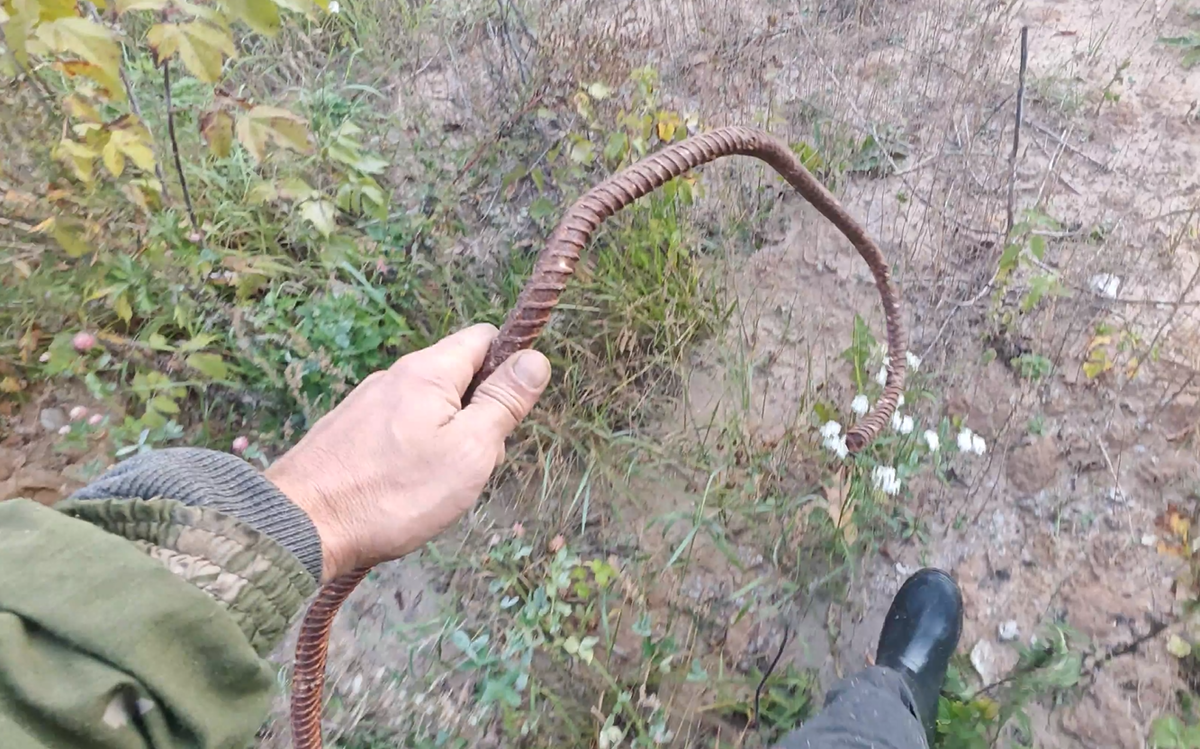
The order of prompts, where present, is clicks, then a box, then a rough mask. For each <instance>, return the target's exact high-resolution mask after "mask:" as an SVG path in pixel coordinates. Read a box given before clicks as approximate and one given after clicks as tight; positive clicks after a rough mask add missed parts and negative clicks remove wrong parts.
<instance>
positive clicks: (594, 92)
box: [587, 82, 612, 101]
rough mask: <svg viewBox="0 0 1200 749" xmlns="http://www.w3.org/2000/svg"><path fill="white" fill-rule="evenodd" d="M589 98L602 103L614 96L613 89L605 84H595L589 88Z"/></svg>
mask: <svg viewBox="0 0 1200 749" xmlns="http://www.w3.org/2000/svg"><path fill="white" fill-rule="evenodd" d="M587 92H588V96H591V97H592V98H593V99H596V100H597V101H602V100H604V99H607V98H608V97H610V96H612V89H611V88H609V87H608V86H606V85H604V84H603V83H599V82H597V83H593V84H591V85H589V86H588V87H587Z"/></svg>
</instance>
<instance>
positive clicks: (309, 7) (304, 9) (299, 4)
mask: <svg viewBox="0 0 1200 749" xmlns="http://www.w3.org/2000/svg"><path fill="white" fill-rule="evenodd" d="M275 4H276V5H278V6H279V7H280V8H286V9H287V10H290V11H294V12H296V13H303V14H305V15H308V14H309V13H312V12H313V9H314V7H315V6H314V5H313V0H275ZM326 7H328V6H326ZM324 9H325V8H322V10H324Z"/></svg>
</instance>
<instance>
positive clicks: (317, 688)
mask: <svg viewBox="0 0 1200 749" xmlns="http://www.w3.org/2000/svg"><path fill="white" fill-rule="evenodd" d="M735 154H740V155H743V156H753V157H755V158H757V159H760V160H762V161H765V162H766V163H767V164H769V165H770V166H771V167H772V168H773V169H774V170H775V171H777V172H779V174H780V176H782V177H783V178H784V179H785V180H787V181H788V183H789V184H790V185H791V186H792V187H794V188H795V189H796V191H797V192H799V193H800V195H801V196H803V197H804V198H805V199H806V200H808V202H809V203H811V204H812V205H813V207H814V208H816V209H817V210H818V211H819V212H820V213H821V215H823V216H824V217H825V218H827V219H829V221H830V222H832V223H833V225H834V226H836V227H837V228H838V230H839V231H841V233H842V234H844V235H845V236H846V238H847V239H849V240H850V243H851V244H853V245H854V249H856V250H858V254H859V255H861V256H862V258H863V260H865V261H866V263H867V266H868V267H869V268H870V269H871V275H872V276H874V278H875V286H876V288H877V289H878V291H879V296H880V299H881V300H882V303H883V313H884V318H885V321H886V323H887V340H888V356H889V361H888V365H889V366H888V377H887V384H886V385H885V386H884V390H883V396H882V397H881V398H880V399H879V401H878V403H876V404H875V408H874V409H873V410H872V411H871V412H870V413H869V414H867V416H866V417H864V418H863V419H861V420H860V421H859V422H858V423H857V424H855V425H854V426H853V427H852V428H851V429H850V430H849V431H848V432H847V433H846V447H847V448H848V449H849V450H850V452H852V453H854V452H858V451H859V450H861V449H862V448H863V447H865V446H866V445H867V444H868V443H869V442H870V441H871V440H873V439H874V438H875V436H876V435H878V434H879V432H880V430H882V429H883V427H884V426H885V425H886V424H887V423H888V421H889V420H890V419H891V417H892V413H893V412H894V411H895V410H896V403H897V401H898V400H899V397H900V394H901V393H902V392H903V390H904V377H905V351H906V349H907V344H906V341H905V336H904V329H903V326H902V324H901V320H900V303H899V300H898V298H897V295H896V291H895V289H894V288H893V287H892V283H891V274H890V272H889V270H888V265H887V261H885V260H884V257H883V253H882V252H880V250H879V247H878V245H876V244H875V242H874V241H873V240H872V239H871V238H870V237H869V236H867V233H866V231H865V230H864V229H863V228H862V226H860V225H859V223H858V222H857V221H855V220H854V218H853V217H851V216H850V214H849V213H847V212H846V209H845V208H843V207H842V206H841V204H840V203H838V201H837V198H835V197H834V196H833V195H832V194H831V193H830V192H829V191H828V190H826V189H825V187H824V186H823V185H822V184H821V183H820V182H818V181H817V180H816V178H814V177H813V176H812V175H811V174H809V172H808V170H807V169H805V168H804V165H803V164H801V163H800V160H799V159H798V158H796V155H795V154H793V153H792V151H791V149H790V148H788V147H787V146H786V145H785V144H784V143H782V142H780V141H779V140H776V139H775V138H773V137H771V136H770V135H768V134H766V133H764V132H762V131H760V130H754V129H751V128H746V127H723V128H718V129H716V130H712V131H709V132H707V133H703V134H701V135H697V136H695V137H692V138H689V139H687V140H685V141H683V142H681V143H676V144H675V145H672V146H669V147H668V148H665V149H663V150H661V151H659V152H657V153H655V154H653V155H651V156H648V157H647V158H645V159H643V160H642V161H639V162H638V163H636V164H634V165H632V166H630V167H629V168H627V169H625V170H623V171H621V172H619V173H617V174H614V175H613V176H611V177H609V178H608V179H606V180H605V181H603V182H601V183H600V184H599V185H597V186H595V187H593V188H592V189H591V190H590V191H588V193H587V194H586V195H584V196H583V197H581V198H580V199H579V200H577V201H575V204H574V205H572V206H571V208H570V209H569V210H568V211H567V213H566V215H565V216H563V219H562V221H561V222H559V224H558V227H557V228H556V229H555V230H554V232H553V233H552V234H551V235H550V238H549V239H548V240H547V242H546V246H545V248H543V250H542V252H541V254H540V255H538V259H537V262H536V264H535V265H534V268H533V273H532V275H531V276H530V277H529V281H527V282H526V284H525V286H524V288H523V289H522V290H521V294H520V296H518V297H517V304H516V306H515V307H513V309H512V311H511V312H509V314H508V318H507V319H506V320H505V321H504V325H503V326H502V327H501V328H500V334H499V335H498V336H497V337H496V339H495V340H494V341H493V342H492V346H491V349H490V350H489V351H488V356H487V359H486V360H485V362H484V365H483V368H482V369H480V370H479V372H478V373H477V374H476V376H475V380H474V381H473V382H472V383H471V387H470V389H469V390H468V391H467V396H466V398H464V401H469V400H470V395H471V393H473V392H474V391H475V387H476V386H477V385H478V384H479V383H480V382H483V381H484V380H485V379H487V377H488V376H489V375H490V374H491V373H492V372H494V371H495V370H496V368H497V367H498V366H500V364H502V363H503V362H504V361H505V360H507V359H508V357H510V356H512V355H513V354H515V353H516V352H517V351H520V350H521V349H525V348H529V346H531V345H532V344H533V341H534V340H535V339H536V338H537V337H538V334H539V333H541V331H542V328H543V327H545V325H546V323H547V322H548V321H549V320H550V313H551V312H552V311H553V310H554V306H555V305H556V304H558V298H559V296H560V295H561V294H562V292H563V289H565V288H566V285H567V279H568V278H570V276H571V274H572V273H574V272H575V266H576V264H577V263H578V262H579V253H580V252H581V251H582V250H583V248H584V247H585V246H586V245H587V243H588V241H589V240H590V239H591V236H592V233H593V232H594V231H596V228H597V227H598V226H599V225H600V223H601V222H602V221H604V219H606V218H608V217H609V216H612V215H613V214H614V213H616V212H617V211H619V210H621V209H622V208H624V207H626V206H628V205H629V204H630V203H632V202H634V201H635V200H637V199H638V198H640V197H642V196H644V195H646V194H647V193H649V192H651V191H653V190H654V189H656V188H658V187H660V186H661V185H663V184H664V183H666V182H668V181H670V180H672V179H675V178H676V177H678V176H680V175H682V174H684V173H685V172H687V171H689V170H690V169H694V168H695V167H697V166H700V165H701V164H706V163H708V162H710V161H713V160H715V159H718V158H720V157H722V156H731V155H735ZM369 569H370V568H369V567H362V568H359V569H356V570H354V571H353V572H351V573H349V574H347V575H344V576H342V577H339V578H337V579H336V580H334V581H332V582H331V583H329V584H328V585H326V586H325V587H324V588H322V589H321V591H320V593H318V594H317V598H316V600H315V601H314V602H313V605H312V607H311V608H310V609H309V610H308V612H307V613H306V614H305V616H304V621H303V622H302V624H301V626H300V636H299V640H298V641H297V643H296V659H295V669H294V672H293V676H292V706H291V716H292V741H293V744H294V745H295V747H296V749H322V742H321V706H322V705H321V692H322V688H323V686H324V682H325V659H326V656H327V655H328V650H329V628H330V626H331V625H332V624H333V619H334V617H335V616H336V615H337V612H338V609H339V608H340V607H341V605H342V603H343V602H344V601H345V600H346V598H347V597H348V596H349V595H350V593H351V592H352V591H353V590H354V588H355V587H357V586H358V584H359V583H360V582H362V579H363V578H364V577H366V574H367V572H368V570H369Z"/></svg>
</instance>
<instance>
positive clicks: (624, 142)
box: [604, 130, 629, 161]
mask: <svg viewBox="0 0 1200 749" xmlns="http://www.w3.org/2000/svg"><path fill="white" fill-rule="evenodd" d="M628 148H629V136H627V135H626V134H625V132H624V131H622V130H614V131H613V132H612V134H610V135H609V136H608V142H607V143H605V144H604V158H606V159H608V160H609V161H616V160H618V159H620V158H621V157H622V156H624V155H625V151H626V149H628Z"/></svg>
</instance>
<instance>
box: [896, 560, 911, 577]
mask: <svg viewBox="0 0 1200 749" xmlns="http://www.w3.org/2000/svg"><path fill="white" fill-rule="evenodd" d="M915 571H916V570H914V569H913V568H912V567H909V566H908V565H906V564H904V563H903V562H896V574H897V575H899V576H900V577H903V578H907V577H908V576H909V575H911V574H912V573H913V572H915Z"/></svg>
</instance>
